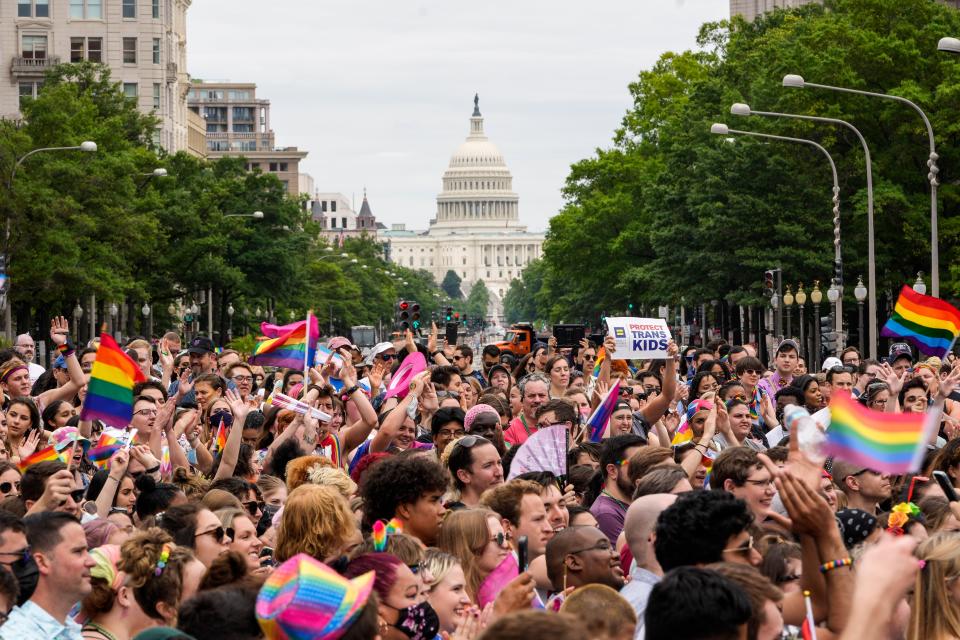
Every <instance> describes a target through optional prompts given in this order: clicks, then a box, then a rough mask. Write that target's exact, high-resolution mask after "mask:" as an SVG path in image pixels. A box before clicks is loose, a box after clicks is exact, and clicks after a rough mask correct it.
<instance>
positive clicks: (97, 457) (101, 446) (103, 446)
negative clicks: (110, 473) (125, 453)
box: [87, 429, 130, 469]
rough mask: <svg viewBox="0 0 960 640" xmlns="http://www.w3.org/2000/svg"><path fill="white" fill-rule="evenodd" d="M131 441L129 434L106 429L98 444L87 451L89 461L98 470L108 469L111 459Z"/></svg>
mask: <svg viewBox="0 0 960 640" xmlns="http://www.w3.org/2000/svg"><path fill="white" fill-rule="evenodd" d="M129 440H130V436H129V434H128V432H126V431H122V430H118V429H104V430H103V433H101V434H100V439H99V440H97V444H96V445H94V446H92V447H90V450H89V451H87V459H88V460H90V462H92V463H93V464H95V465H96V466H97V468H98V469H106V468H107V467H108V465H109V463H110V458H112V457H113V454H115V453H116V452H117V451H119V450H120V449H121V448H123V446H124V445H125V444H126V443H127V442H128V441H129Z"/></svg>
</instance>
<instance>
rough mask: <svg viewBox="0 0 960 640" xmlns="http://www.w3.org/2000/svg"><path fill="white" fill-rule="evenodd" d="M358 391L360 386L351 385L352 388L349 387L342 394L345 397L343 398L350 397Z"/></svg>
mask: <svg viewBox="0 0 960 640" xmlns="http://www.w3.org/2000/svg"><path fill="white" fill-rule="evenodd" d="M359 390H360V385H358V384H355V385H353V386H352V387H350V388H349V389H347V390H346V391H344V392H343V395H345V396H352V395H353V394H354V393H356V392H357V391H359Z"/></svg>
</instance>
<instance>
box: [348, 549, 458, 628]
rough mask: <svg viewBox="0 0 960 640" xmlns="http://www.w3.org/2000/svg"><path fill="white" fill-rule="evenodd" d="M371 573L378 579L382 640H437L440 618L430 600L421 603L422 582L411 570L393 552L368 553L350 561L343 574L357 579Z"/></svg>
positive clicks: (375, 581)
mask: <svg viewBox="0 0 960 640" xmlns="http://www.w3.org/2000/svg"><path fill="white" fill-rule="evenodd" d="M370 571H373V572H374V576H375V577H374V581H373V590H374V591H375V592H376V594H377V601H378V607H377V610H378V614H379V623H380V625H379V632H380V636H381V638H382V639H383V640H402V639H403V638H411V639H412V640H433V639H434V638H435V637H436V636H437V633H438V632H439V631H440V618H439V617H438V616H437V612H436V611H434V609H433V607H432V606H430V603H429V602H428V601H421V600H420V583H419V580H418V579H417V576H416V575H415V574H414V573H413V571H411V570H410V567H408V566H407V565H405V564H404V563H403V562H402V561H401V560H400V559H399V558H397V557H396V556H394V555H391V554H389V553H364V554H360V555H358V556H356V557H355V558H353V559H352V560H351V561H350V563H349V564H348V565H347V568H346V570H345V571H344V572H343V575H344V577H346V578H356V577H358V576H362V575H364V574H366V573H368V572H370Z"/></svg>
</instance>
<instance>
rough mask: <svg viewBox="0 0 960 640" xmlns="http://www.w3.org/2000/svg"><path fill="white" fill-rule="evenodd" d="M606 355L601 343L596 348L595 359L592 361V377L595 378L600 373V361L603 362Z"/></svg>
mask: <svg viewBox="0 0 960 640" xmlns="http://www.w3.org/2000/svg"><path fill="white" fill-rule="evenodd" d="M606 357H607V350H606V349H604V348H603V345H600V347H599V348H598V349H597V360H596V361H595V362H594V363H593V377H594V378H596V377H597V376H599V375H600V363H601V362H603V359H604V358H606Z"/></svg>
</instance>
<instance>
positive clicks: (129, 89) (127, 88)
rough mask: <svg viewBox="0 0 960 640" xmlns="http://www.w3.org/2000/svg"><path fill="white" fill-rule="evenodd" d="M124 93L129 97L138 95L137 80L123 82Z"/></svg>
mask: <svg viewBox="0 0 960 640" xmlns="http://www.w3.org/2000/svg"><path fill="white" fill-rule="evenodd" d="M123 95H125V96H127V97H128V98H136V97H137V83H136V82H124V83H123Z"/></svg>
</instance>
